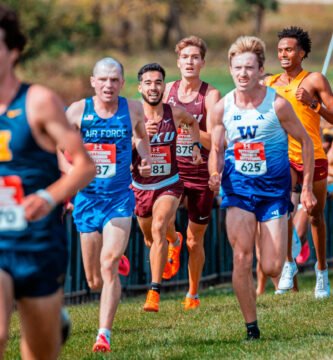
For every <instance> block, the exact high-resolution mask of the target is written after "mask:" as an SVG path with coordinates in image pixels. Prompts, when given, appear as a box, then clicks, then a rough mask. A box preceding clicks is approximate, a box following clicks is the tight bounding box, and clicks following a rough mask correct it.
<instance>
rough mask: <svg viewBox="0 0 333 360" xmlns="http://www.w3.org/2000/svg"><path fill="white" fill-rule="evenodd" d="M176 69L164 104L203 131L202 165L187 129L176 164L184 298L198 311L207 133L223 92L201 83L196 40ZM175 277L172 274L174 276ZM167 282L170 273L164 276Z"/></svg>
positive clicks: (208, 199) (187, 41) (188, 41)
mask: <svg viewBox="0 0 333 360" xmlns="http://www.w3.org/2000/svg"><path fill="white" fill-rule="evenodd" d="M175 50H176V53H177V55H178V60H177V66H178V68H179V70H180V72H181V77H182V78H181V80H178V81H174V82H171V83H168V84H167V85H166V91H165V95H164V102H166V103H168V104H170V105H172V106H176V105H180V106H182V107H184V108H185V109H186V111H188V112H189V113H190V114H192V115H193V116H194V117H195V118H196V120H197V122H198V123H199V127H200V144H199V146H200V147H201V144H202V147H201V155H202V159H203V163H202V164H200V165H194V164H193V163H192V162H191V161H192V158H191V151H192V143H193V140H192V139H191V135H190V134H189V133H188V130H187V128H186V126H182V127H180V128H179V129H178V132H179V134H178V138H177V161H178V167H179V174H180V177H181V179H182V180H183V182H184V196H185V197H186V198H187V210H188V218H189V223H188V228H187V241H186V244H187V248H188V251H189V263H188V272H189V291H188V293H187V295H186V297H185V302H184V308H185V310H188V309H194V308H197V307H198V306H199V304H200V301H199V296H198V288H199V281H200V277H201V273H202V269H203V266H204V263H205V252H204V235H205V232H206V229H207V226H208V223H209V220H210V214H211V210H212V206H213V200H214V192H212V191H211V190H210V189H209V187H208V179H209V174H208V167H207V159H208V153H209V150H210V144H211V142H210V134H209V132H208V129H207V124H208V121H207V120H208V119H209V116H210V111H211V109H212V108H213V106H214V105H215V104H216V103H217V102H218V100H219V99H220V97H221V96H220V92H219V91H218V90H217V89H215V88H214V87H213V86H211V85H209V84H207V83H206V82H204V81H202V80H201V79H200V71H201V69H202V68H203V66H204V65H205V55H206V51H207V46H206V44H205V43H204V41H203V40H202V39H200V38H198V37H196V36H190V37H188V38H184V39H182V40H181V41H180V42H179V43H178V44H177V45H176V49H175ZM173 275H174V274H173V273H172V274H171V276H173ZM163 278H168V273H167V272H165V273H164V274H163Z"/></svg>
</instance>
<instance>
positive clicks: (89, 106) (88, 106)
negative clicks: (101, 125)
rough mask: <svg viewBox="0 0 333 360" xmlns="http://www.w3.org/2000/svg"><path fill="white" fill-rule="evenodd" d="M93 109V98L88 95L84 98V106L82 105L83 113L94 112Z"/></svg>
mask: <svg viewBox="0 0 333 360" xmlns="http://www.w3.org/2000/svg"><path fill="white" fill-rule="evenodd" d="M94 111H95V109H94V100H93V98H92V97H88V98H86V102H85V106H84V112H83V113H86V112H89V113H91V112H94Z"/></svg>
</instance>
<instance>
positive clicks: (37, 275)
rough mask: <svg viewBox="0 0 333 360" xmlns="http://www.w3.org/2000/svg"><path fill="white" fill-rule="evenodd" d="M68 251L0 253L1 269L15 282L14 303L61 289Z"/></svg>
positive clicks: (2, 251)
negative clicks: (15, 300)
mask: <svg viewBox="0 0 333 360" xmlns="http://www.w3.org/2000/svg"><path fill="white" fill-rule="evenodd" d="M67 259H68V254H67V251H62V250H55V249H51V250H47V251H13V250H0V269H1V270H3V271H5V272H6V273H8V274H9V275H10V277H11V278H12V279H13V282H14V295H15V299H20V298H23V297H43V296H48V295H52V294H54V293H55V292H56V291H57V290H58V289H59V288H60V287H63V285H64V281H65V275H66V268H67Z"/></svg>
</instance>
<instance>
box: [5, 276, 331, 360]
mask: <svg viewBox="0 0 333 360" xmlns="http://www.w3.org/2000/svg"><path fill="white" fill-rule="evenodd" d="M331 280H332V279H331ZM299 284H300V288H301V292H300V293H298V294H295V293H290V294H287V295H284V296H275V295H273V291H272V287H270V288H269V289H268V291H267V293H266V294H265V295H263V296H261V297H260V298H259V299H258V320H259V324H260V328H261V333H262V339H261V340H260V341H256V342H247V341H245V340H244V338H245V327H244V321H243V318H242V316H241V314H240V310H239V306H238V303H237V301H236V298H235V296H234V294H233V292H232V290H231V286H230V284H224V285H222V286H216V287H212V288H209V289H207V290H205V291H203V292H202V294H201V303H202V306H201V308H200V309H198V310H197V311H192V312H184V311H183V310H182V307H181V301H182V299H183V295H184V294H183V293H167V294H165V293H162V300H161V306H160V312H159V313H144V312H143V311H142V305H143V302H144V297H143V296H140V297H135V298H128V299H124V300H123V301H122V303H121V305H120V306H119V309H118V313H117V316H116V321H115V324H114V329H113V339H112V353H111V354H108V355H100V354H93V353H91V347H92V345H93V342H94V339H95V335H96V328H97V322H98V307H97V304H88V305H82V306H72V307H70V308H69V312H70V315H71V318H72V322H73V331H72V336H71V337H70V339H69V341H68V343H67V344H66V346H65V347H64V349H63V351H62V355H61V357H60V359H63V360H65V359H66V360H75V359H210V360H211V359H287V358H288V359H331V358H333V346H332V340H333V323H332V313H333V302H332V299H328V300H323V301H316V300H315V299H314V296H313V287H314V276H313V274H310V275H302V276H300V279H299ZM11 329H12V330H11V339H10V342H9V345H8V349H7V353H6V356H5V359H6V360H9V359H10V360H12V359H18V358H19V355H18V320H17V316H16V314H15V316H14V319H13V322H12V328H11Z"/></svg>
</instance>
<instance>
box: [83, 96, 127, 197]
mask: <svg viewBox="0 0 333 360" xmlns="http://www.w3.org/2000/svg"><path fill="white" fill-rule="evenodd" d="M81 134H82V138H83V142H84V143H85V147H86V149H87V151H88V153H89V155H90V156H91V157H92V159H93V160H94V162H95V165H96V176H95V178H94V180H93V181H92V182H91V183H90V184H89V185H88V186H87V187H86V188H84V189H82V190H81V192H82V193H83V194H85V195H87V196H89V195H91V196H95V195H97V196H99V197H109V196H110V195H112V194H116V193H120V192H122V191H124V190H127V189H128V187H129V185H130V184H131V174H130V171H129V169H130V166H131V162H132V124H131V118H130V113H129V109H128V104H127V100H126V99H125V98H123V97H120V96H119V97H118V110H117V112H116V113H115V114H114V115H113V116H111V117H110V118H108V119H102V118H100V117H99V116H98V114H97V113H96V111H95V109H94V101H93V98H87V99H86V104H85V109H84V112H83V115H82V120H81Z"/></svg>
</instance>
